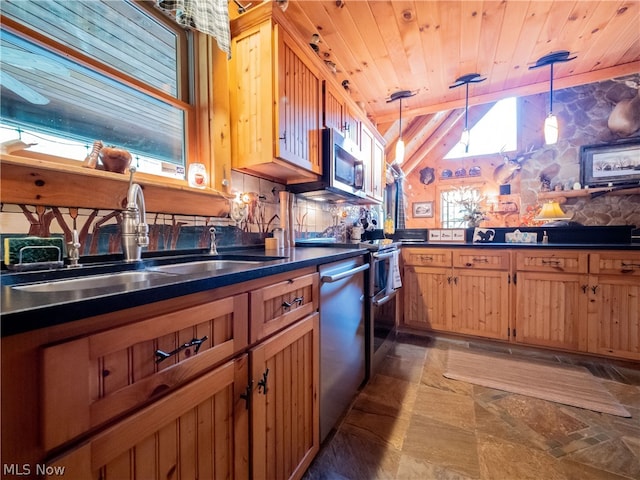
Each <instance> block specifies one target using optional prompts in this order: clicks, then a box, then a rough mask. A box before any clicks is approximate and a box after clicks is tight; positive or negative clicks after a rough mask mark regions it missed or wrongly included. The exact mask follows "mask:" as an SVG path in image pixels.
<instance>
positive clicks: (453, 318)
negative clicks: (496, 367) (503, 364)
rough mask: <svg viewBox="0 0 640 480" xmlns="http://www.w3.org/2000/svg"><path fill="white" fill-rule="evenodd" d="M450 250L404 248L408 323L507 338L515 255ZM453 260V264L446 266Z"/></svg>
mask: <svg viewBox="0 0 640 480" xmlns="http://www.w3.org/2000/svg"><path fill="white" fill-rule="evenodd" d="M446 253H447V252H446V251H443V250H436V249H434V250H433V251H431V250H427V249H407V251H406V252H403V258H404V259H405V266H404V269H403V270H404V281H403V287H402V288H403V290H404V315H403V320H402V323H403V324H404V325H406V326H408V327H412V328H418V329H425V330H435V331H444V332H451V333H462V334H466V335H476V336H481V337H486V338H497V339H503V340H507V339H508V338H509V337H508V335H509V313H510V312H509V305H510V304H509V295H510V288H509V284H510V276H509V255H508V254H505V252H494V253H491V254H487V253H486V252H484V253H482V252H476V251H475V250H471V249H465V250H459V251H454V252H453V257H452V256H451V253H450V252H448V253H449V255H446ZM447 264H449V265H453V266H452V267H448V266H444V265H447ZM435 265H438V266H435ZM440 265H441V266H440Z"/></svg>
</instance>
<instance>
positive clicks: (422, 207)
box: [412, 202, 433, 218]
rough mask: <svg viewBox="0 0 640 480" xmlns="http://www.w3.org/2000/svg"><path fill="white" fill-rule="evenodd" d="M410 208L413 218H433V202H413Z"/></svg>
mask: <svg viewBox="0 0 640 480" xmlns="http://www.w3.org/2000/svg"><path fill="white" fill-rule="evenodd" d="M412 207H413V217H414V218H430V217H433V202H414V203H413V204H412Z"/></svg>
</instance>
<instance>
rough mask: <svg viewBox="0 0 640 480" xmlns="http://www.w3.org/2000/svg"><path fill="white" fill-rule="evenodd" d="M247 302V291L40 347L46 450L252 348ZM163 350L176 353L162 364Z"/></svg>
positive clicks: (43, 426) (43, 427) (44, 443)
mask: <svg viewBox="0 0 640 480" xmlns="http://www.w3.org/2000/svg"><path fill="white" fill-rule="evenodd" d="M247 304H248V296H247V294H246V293H245V294H241V295H236V296H233V297H228V298H223V299H220V300H215V301H212V302H208V303H204V304H201V305H195V306H193V307H190V308H186V309H182V310H177V311H175V312H168V313H166V314H164V315H157V316H154V317H152V318H149V319H147V320H143V321H140V322H135V323H132V324H130V325H125V326H122V327H118V328H114V329H111V330H106V331H104V332H99V333H96V334H93V335H90V336H87V337H83V338H80V339H77V340H72V341H69V342H65V343H61V344H58V345H52V346H47V347H45V348H43V351H42V378H43V395H42V430H43V445H44V448H45V449H46V450H50V449H51V448H53V447H56V446H58V445H60V444H62V443H63V442H65V441H68V440H70V439H72V438H74V437H75V436H77V435H80V434H82V433H84V432H86V431H87V430H89V429H91V428H93V427H96V426H98V425H100V424H102V423H104V422H106V421H108V420H111V419H112V418H115V417H116V416H117V415H119V414H122V413H124V412H126V411H128V410H131V409H132V408H134V407H137V406H140V405H141V404H143V403H145V402H148V401H149V400H151V399H153V398H155V397H157V396H158V395H159V394H161V393H163V392H165V391H167V390H169V389H171V388H174V387H176V386H178V385H180V384H181V383H184V382H185V381H187V380H189V379H190V378H194V377H195V376H196V375H198V374H199V373H201V372H203V371H205V370H206V369H208V368H211V367H212V366H214V365H216V364H220V363H222V362H223V361H225V360H228V359H230V358H231V357H232V356H233V355H234V354H235V353H236V352H239V351H241V350H242V349H244V348H245V347H246V346H247V343H248V337H249V335H248V331H247V330H248V328H247V324H248V306H247ZM123 315H126V312H123ZM185 344H190V346H188V347H186V348H182V349H178V347H180V346H182V345H185ZM159 350H160V351H163V352H172V351H176V350H177V351H176V353H175V354H174V355H172V356H170V357H169V358H166V359H164V360H161V361H158V360H160V357H159V356H158V354H157V353H156V352H157V351H159Z"/></svg>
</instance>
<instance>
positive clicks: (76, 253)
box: [67, 228, 82, 268]
mask: <svg viewBox="0 0 640 480" xmlns="http://www.w3.org/2000/svg"><path fill="white" fill-rule="evenodd" d="M72 236H73V239H72V241H70V242H69V243H68V244H67V246H68V247H69V265H67V268H77V267H81V266H82V264H80V263H78V262H79V261H80V247H81V246H82V245H80V240H79V239H78V231H77V230H76V229H75V228H74V229H73V234H72Z"/></svg>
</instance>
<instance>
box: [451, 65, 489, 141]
mask: <svg viewBox="0 0 640 480" xmlns="http://www.w3.org/2000/svg"><path fill="white" fill-rule="evenodd" d="M486 79H487V78H486V77H485V78H480V74H479V73H468V74H467V75H463V76H461V77H458V78H456V81H455V83H454V84H453V85H450V86H449V88H458V87H460V86H461V85H465V86H466V92H465V97H464V130H462V135H461V136H460V143H461V144H462V145H464V152H465V153H469V84H470V83H480V82H484V81H485V80H486Z"/></svg>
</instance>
